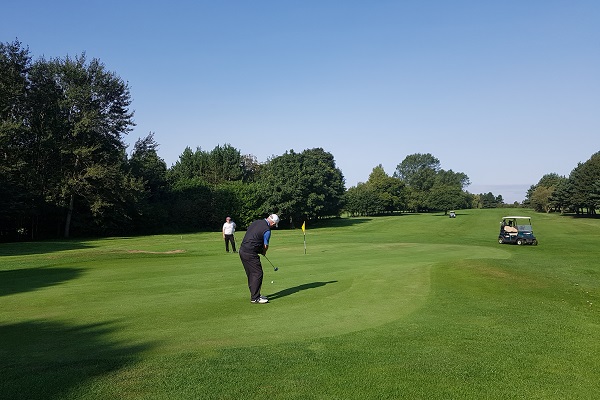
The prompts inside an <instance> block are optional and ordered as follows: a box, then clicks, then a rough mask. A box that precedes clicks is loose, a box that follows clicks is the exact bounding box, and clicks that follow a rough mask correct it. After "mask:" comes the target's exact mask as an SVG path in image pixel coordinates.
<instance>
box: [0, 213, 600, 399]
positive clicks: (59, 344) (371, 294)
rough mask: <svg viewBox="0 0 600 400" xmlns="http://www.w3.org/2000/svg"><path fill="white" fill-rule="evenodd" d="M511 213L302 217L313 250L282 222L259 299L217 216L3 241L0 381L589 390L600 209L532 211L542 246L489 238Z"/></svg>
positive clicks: (18, 394) (412, 392)
mask: <svg viewBox="0 0 600 400" xmlns="http://www.w3.org/2000/svg"><path fill="white" fill-rule="evenodd" d="M501 216H502V211H501V210H468V211H464V212H459V213H458V217H457V218H456V219H449V218H447V217H444V216H441V215H439V214H438V215H434V214H430V215H403V216H392V217H381V218H343V219H338V220H331V221H328V222H321V223H320V224H318V225H317V226H314V227H313V226H311V224H309V225H308V229H307V234H306V240H307V252H306V254H305V253H304V246H303V235H302V231H301V230H300V229H296V230H281V231H278V230H276V231H274V232H273V237H272V242H271V248H270V250H269V253H268V256H269V259H270V260H271V261H272V262H273V264H274V265H275V266H277V267H278V268H279V271H277V272H275V271H273V268H272V266H271V264H270V263H269V262H267V261H266V260H263V268H264V271H265V277H264V283H263V290H262V293H263V295H267V296H268V297H269V298H270V303H269V304H264V305H259V304H250V302H249V292H248V289H247V286H246V277H245V274H244V271H243V268H242V265H241V262H240V260H239V257H238V255H237V254H226V253H225V251H224V244H223V242H222V239H221V236H220V233H219V232H215V233H198V234H188V235H164V236H151V237H137V238H110V239H102V240H90V241H64V242H43V243H19V244H2V245H0V262H1V264H0V304H1V307H0V368H1V370H0V372H2V374H1V377H0V390H1V392H2V393H9V394H10V395H9V397H8V398H110V397H113V398H115V397H117V398H132V399H133V398H139V399H142V398H143V399H147V398H164V399H167V398H223V399H227V398H265V397H270V398H300V397H303V398H400V397H405V398H440V399H441V398H481V397H486V398H507V397H508V398H593V397H594V396H595V395H596V394H600V391H599V389H598V387H597V385H596V383H597V381H598V379H597V378H599V377H600V375H598V374H599V373H598V372H597V371H598V370H599V369H598V367H599V366H600V361H599V357H597V356H598V355H600V354H599V353H600V350H599V349H600V345H599V344H598V343H600V341H599V340H598V339H600V333H599V329H600V314H599V313H598V311H597V305H596V300H598V294H599V287H600V274H599V269H598V267H597V265H596V257H597V254H598V253H597V244H598V243H599V242H598V239H600V233H599V230H600V223H599V221H598V220H591V219H587V220H585V219H573V218H568V217H561V216H558V215H537V214H536V215H534V219H533V223H534V229H535V233H536V235H537V236H538V237H539V239H540V245H539V246H537V247H533V246H528V247H524V246H523V247H521V246H511V245H498V244H497V242H496V236H497V231H498V223H499V221H500V217H501ZM536 223H537V224H536ZM243 233H244V232H238V233H237V234H236V238H237V242H238V245H239V242H240V241H241V238H242V237H243ZM263 374H267V375H268V377H267V376H263ZM249 388H252V390H250V389H249Z"/></svg>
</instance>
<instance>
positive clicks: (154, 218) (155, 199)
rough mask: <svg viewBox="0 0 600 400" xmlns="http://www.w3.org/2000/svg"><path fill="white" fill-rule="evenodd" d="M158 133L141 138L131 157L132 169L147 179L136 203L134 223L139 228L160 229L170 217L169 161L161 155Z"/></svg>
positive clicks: (139, 176)
mask: <svg viewBox="0 0 600 400" xmlns="http://www.w3.org/2000/svg"><path fill="white" fill-rule="evenodd" d="M158 146H159V145H158V143H157V142H156V141H155V140H154V133H149V134H148V136H146V137H145V138H141V139H138V140H137V141H136V142H135V144H134V146H133V151H132V153H131V157H130V158H129V163H128V164H129V169H130V171H131V174H132V176H133V177H134V178H137V179H139V180H140V181H141V182H143V185H144V193H143V195H142V196H140V198H139V202H137V203H135V204H132V207H131V208H132V212H131V214H132V218H133V227H134V229H136V231H138V232H156V231H160V230H162V229H163V228H164V225H165V224H166V223H167V220H168V207H169V204H168V201H167V198H168V197H167V194H168V186H167V164H166V163H165V161H164V160H163V159H162V158H160V157H159V156H158V152H157V149H158Z"/></svg>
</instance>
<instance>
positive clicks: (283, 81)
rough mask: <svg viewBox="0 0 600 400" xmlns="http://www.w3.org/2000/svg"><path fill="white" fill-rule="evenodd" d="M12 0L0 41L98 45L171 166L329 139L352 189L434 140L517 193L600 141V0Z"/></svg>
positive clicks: (490, 183)
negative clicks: (226, 150)
mask: <svg viewBox="0 0 600 400" xmlns="http://www.w3.org/2000/svg"><path fill="white" fill-rule="evenodd" d="M8 3H9V4H6V2H5V4H3V5H2V7H1V9H2V23H1V24H0V41H2V42H12V41H13V40H14V39H15V38H18V39H19V40H20V41H21V42H22V43H23V45H24V46H28V47H29V49H30V52H31V55H32V56H33V58H34V59H36V58H38V57H41V56H44V57H45V58H55V57H60V58H63V57H65V56H67V55H68V56H72V57H73V56H76V55H79V54H81V53H82V52H85V53H86V54H87V56H88V58H98V59H100V60H101V61H102V62H103V63H104V64H105V65H106V67H107V69H109V70H111V71H114V72H115V73H116V74H117V75H119V76H120V77H121V78H122V79H123V80H125V81H128V82H129V85H130V88H131V94H132V97H133V104H132V109H133V110H135V121H136V123H137V126H136V127H135V129H134V131H133V132H132V133H130V134H129V135H128V137H127V142H128V143H130V144H133V143H134V142H135V140H137V139H138V138H140V137H145V136H146V135H147V134H148V133H149V132H154V133H155V139H156V141H157V142H158V143H159V144H160V147H159V155H160V156H161V157H162V158H163V159H164V160H165V161H166V162H167V165H168V166H171V165H172V164H174V163H175V162H176V161H177V159H178V158H179V155H180V154H181V153H182V152H183V150H184V149H185V147H186V146H189V147H191V148H192V149H196V148H197V147H201V148H202V149H203V150H207V151H210V150H212V149H213V148H214V147H215V146H217V145H223V144H226V143H229V144H231V145H232V146H233V147H235V148H237V149H239V150H240V151H241V152H242V153H243V154H253V155H254V156H256V157H257V158H258V160H259V161H261V162H264V161H267V159H268V158H269V157H272V156H278V155H281V154H283V153H284V152H285V151H286V150H290V149H293V150H295V151H297V152H300V151H302V150H304V149H308V148H314V147H322V148H323V149H325V150H326V151H328V152H330V153H332V154H333V155H334V157H335V160H336V164H337V166H338V167H339V168H340V169H341V170H342V172H343V174H344V176H345V178H346V186H347V187H350V186H354V185H356V184H357V183H358V182H364V181H366V180H367V179H368V176H369V174H370V173H371V171H372V169H373V168H374V167H375V166H377V165H378V164H382V165H383V167H384V169H385V171H386V172H387V173H388V174H390V175H391V174H392V173H393V172H394V171H395V168H396V166H397V165H398V164H399V163H400V162H401V161H402V160H403V159H404V158H405V157H406V156H407V155H410V154H414V153H431V154H433V155H434V156H435V157H437V158H438V159H439V160H440V162H441V167H442V168H443V169H446V170H448V169H452V170H453V171H455V172H464V173H465V174H467V175H468V176H469V178H470V180H471V183H472V184H471V186H470V187H468V188H467V190H469V191H470V192H472V193H481V192H484V193H487V192H489V191H491V192H492V193H494V194H495V195H499V194H500V195H502V196H503V197H504V199H505V201H510V202H512V201H515V200H517V201H521V200H523V199H524V197H525V190H526V189H527V188H529V186H530V185H532V184H536V183H537V182H538V181H539V179H540V178H541V177H542V176H543V175H544V174H547V173H553V172H554V173H557V174H559V175H567V176H568V174H569V173H570V172H571V170H572V169H573V168H574V167H576V166H577V163H578V162H584V161H586V160H587V159H589V157H590V156H591V155H592V154H593V153H595V152H597V151H599V150H600V146H599V144H598V138H599V137H600V135H599V133H600V132H599V131H600V1H597V0H565V1H553V0H543V1H542V0H539V1H538V0H508V1H481V0H472V1H463V0H453V1H450V0H448V1H441V0H440V1H433V0H431V1H385V0H381V1H378V0H372V1H366V0H365V1H353V0H344V1H342V0H331V1H328V0H304V1H291V0H290V1H285V0H284V1H260V0H255V1H226V0H224V1H214V0H213V1H177V0H175V1H169V2H156V1H114V0H109V1H102V2H87V1H81V0H79V1H60V0H57V1H40V0H32V1H27V2H16V1H11V2H8Z"/></svg>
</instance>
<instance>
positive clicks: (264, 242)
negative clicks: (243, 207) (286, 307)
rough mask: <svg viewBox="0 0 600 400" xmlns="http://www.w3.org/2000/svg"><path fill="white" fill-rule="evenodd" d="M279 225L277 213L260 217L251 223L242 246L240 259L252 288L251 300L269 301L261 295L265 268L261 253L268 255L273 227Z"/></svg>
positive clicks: (249, 285) (263, 302)
mask: <svg viewBox="0 0 600 400" xmlns="http://www.w3.org/2000/svg"><path fill="white" fill-rule="evenodd" d="M278 225H279V217H278V216H277V214H271V215H269V216H268V217H267V218H265V219H259V220H256V221H254V222H252V223H251V224H250V226H249V227H248V230H246V234H245V235H244V239H242V244H241V246H240V251H239V254H240V260H242V265H243V266H244V270H245V271H246V276H247V277H248V289H250V302H251V303H256V304H265V303H268V302H269V299H267V298H266V297H265V296H261V295H260V288H261V287H262V281H263V269H262V264H261V263H260V257H259V255H260V254H262V255H266V254H267V250H268V249H269V240H270V239H271V227H273V226H278Z"/></svg>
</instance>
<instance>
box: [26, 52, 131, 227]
mask: <svg viewBox="0 0 600 400" xmlns="http://www.w3.org/2000/svg"><path fill="white" fill-rule="evenodd" d="M37 64H38V65H37V68H39V70H40V71H44V73H43V74H42V73H40V74H39V75H38V74H36V75H34V76H33V77H32V78H35V80H33V79H32V84H33V85H34V86H35V87H37V88H39V90H40V91H41V92H42V93H50V94H51V97H50V99H49V100H48V101H47V102H46V108H47V109H49V110H53V111H54V112H50V113H49V115H42V116H40V119H39V121H37V124H36V126H34V127H33V129H34V130H35V134H36V135H38V136H40V137H44V136H45V135H51V142H52V143H54V145H55V148H56V149H57V150H58V151H57V153H56V155H55V165H56V169H55V170H54V172H53V177H52V179H50V180H49V187H48V188H47V189H46V191H47V193H48V196H47V197H48V199H49V200H51V201H52V202H54V204H56V205H58V206H61V207H63V208H65V209H66V218H65V223H64V236H65V237H68V236H69V235H70V228H71V222H72V218H73V214H74V212H75V210H79V211H81V212H83V213H90V214H91V215H90V217H91V219H92V220H93V221H94V223H95V224H96V226H97V227H98V228H101V229H110V228H111V227H112V228H118V227H123V226H124V225H125V223H126V222H127V221H128V220H129V216H128V215H127V213H126V208H127V207H126V203H127V202H128V201H131V200H132V199H134V198H135V196H136V195H137V194H138V193H139V192H140V191H141V190H142V185H141V182H140V181H138V180H136V179H134V178H133V177H132V176H131V175H130V174H128V171H127V168H126V152H125V149H126V146H125V145H124V143H123V139H122V137H123V135H126V134H127V133H128V132H129V131H130V130H131V127H132V126H133V125H134V123H133V113H132V112H131V111H130V110H129V105H130V103H131V97H130V92H129V87H128V86H127V84H126V83H125V82H124V81H123V80H122V79H121V78H119V77H118V76H117V75H116V74H114V73H113V72H109V71H107V70H106V68H105V66H104V64H102V63H101V62H100V61H99V60H97V59H93V60H91V61H90V62H88V61H87V60H86V57H85V55H84V54H82V55H81V56H78V57H76V58H75V59H71V58H69V57H66V58H65V59H54V60H51V61H45V60H43V59H42V60H40V61H38V62H37ZM46 127H49V129H48V130H46V129H45V128H46Z"/></svg>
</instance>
